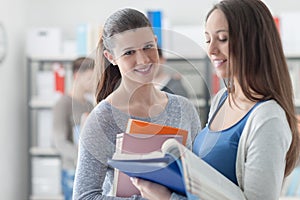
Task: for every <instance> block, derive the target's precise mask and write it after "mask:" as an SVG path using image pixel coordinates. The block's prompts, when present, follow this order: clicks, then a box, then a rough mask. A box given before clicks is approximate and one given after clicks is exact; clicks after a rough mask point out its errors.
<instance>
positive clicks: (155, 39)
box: [154, 35, 161, 48]
mask: <svg viewBox="0 0 300 200" xmlns="http://www.w3.org/2000/svg"><path fill="white" fill-rule="evenodd" d="M154 41H155V43H156V44H157V36H156V35H154ZM160 48H161V47H160Z"/></svg>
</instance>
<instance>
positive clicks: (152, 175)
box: [108, 139, 245, 200]
mask: <svg viewBox="0 0 300 200" xmlns="http://www.w3.org/2000/svg"><path fill="white" fill-rule="evenodd" d="M108 164H109V165H110V166H111V167H114V168H116V169H118V170H120V171H122V172H123V173H125V174H127V175H128V176H130V177H138V178H142V179H145V180H149V181H152V182H156V183H158V184H162V185H164V186H166V187H167V188H169V189H170V190H171V191H174V192H176V193H179V194H183V195H186V196H187V197H188V198H189V199H206V200H213V199H228V200H229V199H231V200H238V199H245V197H244V195H243V192H242V191H241V190H240V188H239V187H238V186H237V185H235V184H234V183H233V182H231V181H230V180H229V179H227V178H226V177H225V176H223V175H222V174H221V173H219V172H218V171H217V170H215V169H214V168H213V167H211V166H210V165H208V164H207V163H206V162H204V161H203V160H202V159H201V158H199V157H198V156H196V155H195V154H194V153H193V152H191V151H190V150H189V149H187V148H186V147H185V146H183V145H182V144H180V143H179V142H178V141H176V140H175V139H168V140H166V141H165V142H164V143H163V145H162V147H161V151H155V152H150V153H147V154H126V153H121V152H116V153H115V154H114V155H113V157H112V159H109V160H108Z"/></svg>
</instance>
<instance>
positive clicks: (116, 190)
mask: <svg viewBox="0 0 300 200" xmlns="http://www.w3.org/2000/svg"><path fill="white" fill-rule="evenodd" d="M170 138H174V139H176V140H177V141H178V142H180V143H182V135H167V134H163V135H161V134H160V135H158V134H155V135H148V134H147V135H146V134H128V133H121V134H117V139H116V153H126V154H136V153H138V154H140V153H150V152H153V151H159V150H160V148H161V146H162V144H163V143H164V142H165V141H166V140H167V139H170ZM113 194H114V195H115V196H117V197H130V196H132V195H134V194H140V192H139V190H138V189H137V188H136V187H135V186H134V185H133V184H132V183H131V181H130V178H129V176H127V175H126V174H124V173H123V172H120V171H119V170H115V172H114V186H113Z"/></svg>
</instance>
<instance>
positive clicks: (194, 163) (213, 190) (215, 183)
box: [162, 139, 245, 200]
mask: <svg viewBox="0 0 300 200" xmlns="http://www.w3.org/2000/svg"><path fill="white" fill-rule="evenodd" d="M162 151H163V152H165V153H171V154H174V153H175V154H177V156H178V158H179V159H180V160H181V163H182V169H183V174H184V182H185V187H186V190H187V191H188V192H189V193H191V194H193V195H196V196H197V197H199V198H200V199H205V200H215V199H222V200H243V199H245V196H244V194H243V192H242V190H241V189H240V188H239V187H238V186H237V185H235V184H234V183H232V182H231V181H230V180H229V179H227V178H226V177H225V176H223V175H222V174H221V173H220V172H218V171H217V170H216V169H214V168H213V167H211V166H210V165H209V164H207V163H206V162H205V161H203V160H202V159H201V158H199V157H198V156H196V155H195V154H194V153H193V152H192V151H190V150H189V149H187V148H186V147H184V146H183V145H181V144H180V143H178V142H177V141H175V140H173V139H169V140H167V141H166V142H165V143H164V144H163V146H162Z"/></svg>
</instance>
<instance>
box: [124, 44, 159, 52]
mask: <svg viewBox="0 0 300 200" xmlns="http://www.w3.org/2000/svg"><path fill="white" fill-rule="evenodd" d="M152 43H154V41H148V42H145V43H144V44H143V45H147V44H152ZM132 49H135V48H134V47H126V48H125V49H122V52H124V51H128V50H132Z"/></svg>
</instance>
